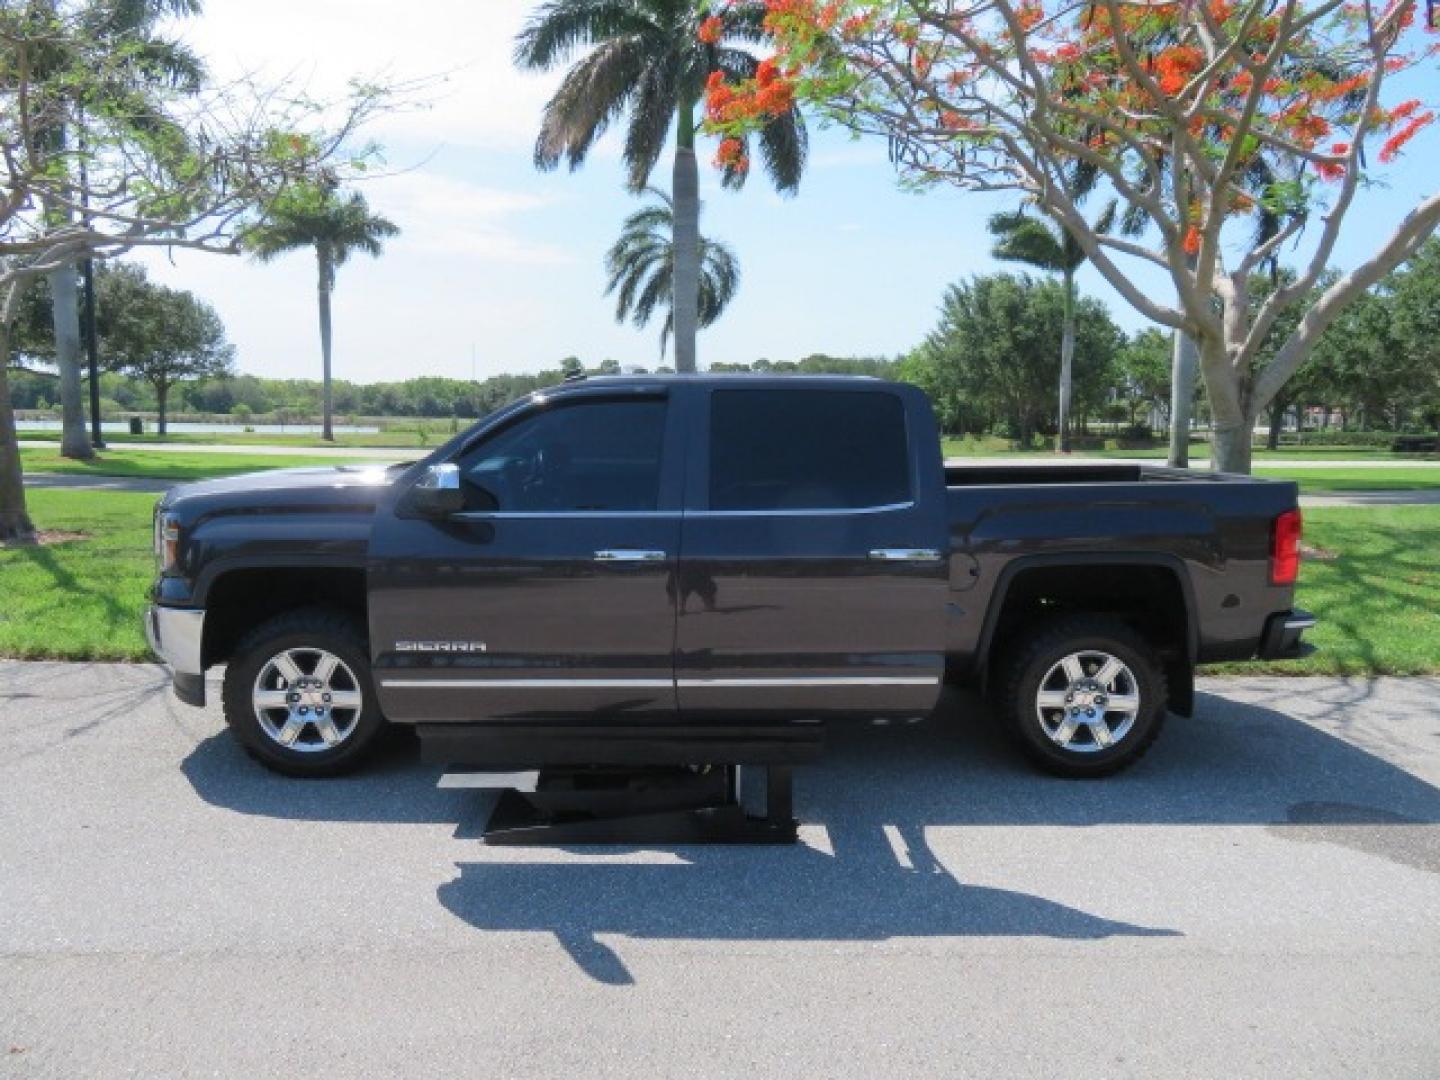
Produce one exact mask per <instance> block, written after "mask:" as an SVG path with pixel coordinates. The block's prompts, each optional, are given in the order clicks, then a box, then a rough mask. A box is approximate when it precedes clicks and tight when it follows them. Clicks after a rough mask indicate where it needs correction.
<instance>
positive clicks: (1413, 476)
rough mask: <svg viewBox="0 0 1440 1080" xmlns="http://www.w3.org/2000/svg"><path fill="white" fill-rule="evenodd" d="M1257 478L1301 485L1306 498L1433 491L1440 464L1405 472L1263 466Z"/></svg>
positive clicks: (1437, 484) (1438, 483)
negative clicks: (1349, 493)
mask: <svg viewBox="0 0 1440 1080" xmlns="http://www.w3.org/2000/svg"><path fill="white" fill-rule="evenodd" d="M1255 475H1257V476H1270V477H1278V478H1280V479H1283V480H1294V481H1296V482H1298V483H1299V485H1300V491H1301V492H1302V493H1304V494H1306V495H1339V494H1344V493H1345V492H1347V491H1433V490H1434V489H1436V488H1440V465H1435V466H1433V467H1432V466H1417V467H1415V468H1406V469H1387V468H1385V467H1384V466H1376V467H1374V468H1369V469H1346V468H1329V467H1326V468H1316V469H1286V468H1285V466H1283V465H1271V464H1265V463H1262V464H1260V465H1257V466H1256V467H1255Z"/></svg>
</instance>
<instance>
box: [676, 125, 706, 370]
mask: <svg viewBox="0 0 1440 1080" xmlns="http://www.w3.org/2000/svg"><path fill="white" fill-rule="evenodd" d="M671 198H672V199H673V200H674V202H675V218H674V220H675V224H674V233H673V236H672V240H673V242H674V249H675V254H674V266H673V270H672V273H673V275H674V277H673V280H672V281H671V287H672V292H673V297H672V301H671V302H672V305H673V310H674V313H675V370H676V371H678V372H681V373H693V372H694V371H695V370H696V366H695V365H696V355H695V335H696V332H697V331H698V329H699V322H700V174H699V169H698V168H697V166H696V164H695V103H694V102H693V101H689V100H682V101H681V102H680V109H679V118H678V120H677V121H676V132H675V168H674V173H673V176H672V179H671Z"/></svg>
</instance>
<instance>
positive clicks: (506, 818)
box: [441, 765, 798, 846]
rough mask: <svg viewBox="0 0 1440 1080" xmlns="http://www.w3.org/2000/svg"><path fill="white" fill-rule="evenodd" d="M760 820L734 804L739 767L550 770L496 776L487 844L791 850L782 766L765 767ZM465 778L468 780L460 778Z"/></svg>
mask: <svg viewBox="0 0 1440 1080" xmlns="http://www.w3.org/2000/svg"><path fill="white" fill-rule="evenodd" d="M765 768H766V773H767V775H766V785H765V788H766V790H765V814H764V816H759V817H757V816H753V815H751V814H749V813H747V812H746V809H745V807H744V806H743V805H742V804H741V801H740V767H739V766H738V765H717V766H711V767H710V768H708V769H702V770H697V769H692V768H641V769H637V768H581V769H577V768H553V769H542V770H540V772H539V774H538V776H536V777H535V779H534V782H533V784H527V785H525V788H533V790H526V789H517V788H516V787H514V786H512V781H511V779H510V778H511V777H513V776H514V775H515V774H497V775H496V780H497V782H496V783H495V784H494V785H493V786H495V787H502V788H503V792H502V794H501V796H500V799H499V802H498V803H497V804H496V806H495V809H494V811H493V812H492V813H491V815H490V821H489V823H488V824H487V825H486V828H485V833H484V840H485V843H487V844H496V845H511V846H530V845H567V844H629V845H635V844H793V843H795V841H796V839H797V838H798V827H797V823H796V821H795V818H794V811H793V808H792V807H793V791H794V784H793V777H792V773H791V769H790V767H789V766H788V765H772V766H766V767H765ZM481 776H483V774H477V773H468V774H467V773H465V772H454V771H452V772H447V773H446V775H445V776H444V777H443V778H442V780H441V783H442V784H443V785H444V786H446V787H486V786H492V785H490V784H487V783H485V782H484V780H483V779H481ZM467 778H468V779H467Z"/></svg>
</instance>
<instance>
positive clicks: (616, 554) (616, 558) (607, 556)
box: [595, 548, 665, 562]
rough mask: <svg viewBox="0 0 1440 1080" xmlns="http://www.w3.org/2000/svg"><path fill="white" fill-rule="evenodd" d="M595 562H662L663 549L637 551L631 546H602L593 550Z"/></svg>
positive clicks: (663, 559) (663, 558)
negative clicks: (597, 549) (595, 550)
mask: <svg viewBox="0 0 1440 1080" xmlns="http://www.w3.org/2000/svg"><path fill="white" fill-rule="evenodd" d="M595 561H596V562H664V561H665V552H663V551H638V550H634V549H631V548H602V549H601V550H599V551H597V552H595Z"/></svg>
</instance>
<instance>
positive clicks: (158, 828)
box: [0, 662, 1440, 1077]
mask: <svg viewBox="0 0 1440 1080" xmlns="http://www.w3.org/2000/svg"><path fill="white" fill-rule="evenodd" d="M1201 689H1202V693H1201V696H1200V712H1199V715H1198V716H1197V718H1195V719H1193V720H1182V719H1179V718H1171V721H1170V724H1169V726H1168V728H1167V730H1166V732H1165V733H1164V734H1163V735H1162V736H1161V739H1160V741H1159V743H1158V744H1157V745H1156V747H1155V748H1154V750H1153V751H1152V753H1151V754H1150V755H1149V756H1148V757H1147V758H1146V759H1145V760H1144V761H1142V762H1141V763H1140V764H1139V766H1138V767H1136V768H1135V769H1134V770H1132V771H1131V772H1128V773H1126V774H1124V775H1122V776H1119V777H1115V778H1113V779H1110V780H1106V781H1101V782H1073V781H1070V782H1067V781H1061V780H1055V779H1051V778H1048V777H1044V776H1040V775H1037V774H1035V773H1033V772H1031V771H1030V770H1029V769H1028V767H1027V766H1026V765H1025V764H1023V763H1022V762H1021V761H1020V760H1019V759H1018V758H1017V757H1016V756H1015V755H1014V754H1013V753H1012V752H1011V750H1010V749H1009V747H1008V745H1007V744H1006V742H1005V741H1004V739H1003V738H1001V737H1000V735H999V734H998V733H997V732H996V731H995V730H994V729H993V725H992V724H990V723H989V722H988V721H987V719H986V718H985V717H984V715H983V711H982V710H981V709H980V708H979V706H978V705H977V704H976V703H975V702H973V701H972V700H970V699H966V698H956V699H955V700H952V701H947V703H946V705H945V707H944V708H942V710H941V711H940V713H939V714H938V715H937V716H935V717H933V718H931V719H930V720H928V721H926V722H924V723H922V724H916V725H892V726H886V727H854V728H849V729H838V730H836V729H832V738H831V747H830V752H829V754H828V755H827V757H826V759H825V760H824V762H823V763H821V764H820V765H818V766H815V767H811V768H806V769H803V770H801V771H800V772H799V773H798V774H797V811H798V815H799V817H800V818H801V820H802V822H803V823H804V824H803V827H802V840H803V843H802V844H801V845H798V846H795V847H788V848H724V847H711V848H703V847H687V848H674V849H670V850H629V849H617V848H593V849H588V850H587V849H581V848H575V849H570V850H546V849H525V848H487V847H485V846H483V845H482V844H481V843H480V841H479V840H478V836H479V834H480V832H481V830H482V828H483V826H484V822H485V819H486V815H487V811H488V806H489V799H490V798H491V796H487V795H483V794H477V793H473V792H465V791H448V790H438V789H437V788H436V786H435V781H436V777H437V775H438V772H439V770H438V769H437V768H435V767H432V766H426V765H422V764H420V763H419V762H418V759H417V757H416V754H415V748H414V744H413V742H412V741H411V740H409V739H408V738H405V737H403V736H397V737H396V738H395V739H393V740H391V744H390V745H389V746H388V747H387V748H386V751H385V753H383V754H382V755H381V757H380V759H379V760H378V761H376V762H375V763H374V765H373V766H372V767H371V768H370V769H369V770H368V771H366V772H365V773H363V774H362V775H358V776H355V777H351V778H347V779H341V780H332V781H323V782H300V781H294V780H286V779H283V778H280V777H276V776H271V775H269V774H267V773H265V772H263V771H262V770H261V769H259V768H258V767H257V766H255V765H253V764H252V763H251V762H250V761H249V760H248V759H246V758H245V757H244V755H243V754H242V753H241V752H240V750H239V749H238V747H237V746H236V744H235V743H234V742H233V741H232V740H231V739H230V738H229V737H228V735H226V734H225V732H224V728H223V722H222V721H221V719H220V716H219V711H218V709H217V708H215V707H212V708H210V709H207V710H204V711H197V710H193V709H190V708H187V707H185V706H183V705H180V704H178V703H177V702H175V701H174V700H173V698H171V697H170V695H169V693H168V691H167V689H166V681H165V677H164V673H163V671H162V670H161V669H159V668H157V667H150V666H126V665H102V664H86V665H80V664H22V663H8V662H6V663H0V1075H4V1076H11V1075H13V1076H63V1077H83V1076H96V1077H101V1076H103V1077H115V1076H130V1075H135V1076H157V1075H197V1076H198V1075H204V1076H212V1075H213V1076H236V1077H253V1076H258V1075H267V1074H283V1075H290V1076H301V1075H314V1076H329V1075H334V1076H420V1075H437V1074H443V1073H449V1074H459V1073H461V1071H462V1070H463V1074H466V1075H485V1076H564V1075H606V1076H608V1075H625V1076H635V1075H657V1076H666V1077H672V1076H687V1075H695V1076H781V1075H784V1076H792V1077H793V1076H838V1075H846V1076H865V1077H872V1076H898V1075H945V1076H957V1075H973V1076H984V1077H995V1076H1001V1075H1004V1076H1036V1077H1051V1076H1098V1075H1133V1076H1145V1077H1157V1076H1165V1077H1181V1076H1225V1077H1242V1076H1285V1077H1300V1076H1324V1077H1358V1076H1385V1077H1404V1076H1415V1077H1422V1076H1425V1077H1434V1076H1436V1075H1437V1074H1440V1004H1437V1003H1440V918H1437V913H1440V787H1437V785H1440V680H1433V679H1430V680H1426V679H1393V680H1381V681H1378V682H1366V681H1354V682H1348V681H1344V680H1336V679H1293V680H1281V679H1247V680H1227V681H1223V682H1220V681H1210V682H1205V683H1203V684H1202V688H1201ZM212 700H213V697H212Z"/></svg>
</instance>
